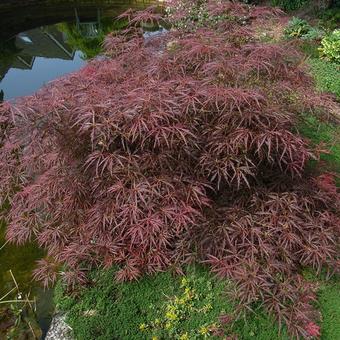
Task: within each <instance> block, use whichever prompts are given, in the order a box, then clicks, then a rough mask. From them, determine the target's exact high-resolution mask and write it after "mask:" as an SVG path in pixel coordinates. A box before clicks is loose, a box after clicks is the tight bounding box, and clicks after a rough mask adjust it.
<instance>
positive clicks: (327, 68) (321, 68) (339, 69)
mask: <svg viewBox="0 0 340 340" xmlns="http://www.w3.org/2000/svg"><path fill="white" fill-rule="evenodd" d="M309 65H310V69H311V73H312V75H313V76H314V78H315V81H316V86H317V88H318V89H319V90H320V91H324V92H331V93H334V94H335V95H336V96H337V98H338V99H340V66H339V65H337V64H335V63H331V62H327V61H325V60H321V59H316V58H313V59H310V60H309Z"/></svg>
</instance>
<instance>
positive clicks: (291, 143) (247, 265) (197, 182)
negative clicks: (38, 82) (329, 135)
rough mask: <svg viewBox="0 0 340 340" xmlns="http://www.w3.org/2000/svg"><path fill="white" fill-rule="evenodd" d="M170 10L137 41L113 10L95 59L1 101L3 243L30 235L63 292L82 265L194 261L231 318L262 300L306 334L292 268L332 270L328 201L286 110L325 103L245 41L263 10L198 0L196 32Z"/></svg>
mask: <svg viewBox="0 0 340 340" xmlns="http://www.w3.org/2000/svg"><path fill="white" fill-rule="evenodd" d="M181 4H182V5H180V6H181V7H179V9H180V10H179V11H175V12H173V11H170V12H171V16H170V18H169V20H170V21H171V22H173V21H175V22H177V23H178V22H179V21H184V22H188V23H189V25H183V26H181V28H179V29H178V30H172V31H170V32H169V33H168V34H165V35H160V36H156V37H154V38H149V39H147V40H146V41H145V40H144V39H143V35H142V31H141V29H140V23H145V22H152V23H157V22H160V21H161V20H162V19H161V17H160V15H159V14H157V13H155V11H154V9H152V8H151V9H148V10H147V11H144V12H141V13H133V12H131V11H128V12H126V13H125V14H124V15H122V16H121V18H124V17H126V18H128V19H129V22H130V27H129V28H128V29H126V30H125V31H124V32H123V34H122V35H117V34H111V35H110V36H108V37H107V38H106V40H105V48H106V50H107V58H104V59H101V60H94V61H92V62H91V63H89V64H88V65H87V66H86V67H85V68H84V69H82V70H81V71H80V72H78V73H76V74H73V75H70V76H69V77H66V78H64V79H61V80H58V81H56V82H54V83H53V84H51V85H50V86H49V87H47V88H45V89H44V90H42V91H41V92H39V93H38V94H36V95H34V96H31V97H27V98H24V99H23V100H22V101H21V102H17V103H15V105H14V107H11V106H10V104H8V103H7V104H4V105H2V107H1V120H0V123H1V129H2V136H4V137H3V138H2V139H1V141H0V143H1V150H0V156H1V157H0V169H1V173H2V177H1V181H0V192H1V193H2V194H3V197H4V198H5V197H8V198H9V199H10V203H11V209H10V211H9V214H8V216H7V219H8V222H9V224H8V230H7V238H8V239H9V240H10V241H12V242H16V243H19V244H20V243H23V242H26V241H28V240H30V239H32V238H36V239H37V241H38V243H39V244H40V245H41V246H42V247H44V248H46V249H47V251H48V256H47V257H46V259H44V260H42V261H40V263H39V268H38V269H37V270H36V278H37V279H40V280H43V281H44V283H45V284H48V282H54V281H55V280H56V278H57V274H56V273H57V272H58V271H59V270H60V264H64V266H65V270H63V271H62V277H63V279H64V281H65V282H66V283H67V284H68V285H69V286H70V287H74V286H75V285H76V284H78V283H79V282H80V283H85V282H86V279H87V277H86V272H87V271H88V270H89V269H91V268H93V267H98V266H104V267H111V266H112V265H117V266H119V268H120V270H119V271H118V272H117V274H116V278H117V279H118V280H120V281H126V280H133V279H136V278H138V277H140V276H141V275H143V274H144V273H149V274H151V273H154V272H158V271H163V270H165V269H167V268H174V269H176V270H177V271H180V269H181V266H183V265H184V264H185V263H188V262H190V261H193V260H196V261H201V262H204V263H207V264H210V265H211V266H212V269H213V271H214V272H216V273H217V274H218V275H220V276H221V277H224V278H228V279H229V280H233V282H235V284H236V286H237V289H236V292H237V294H236V296H235V297H236V298H237V299H238V300H239V302H240V305H239V308H238V312H241V311H242V310H243V309H244V308H246V307H248V308H251V307H252V306H253V304H254V303H256V302H258V301H263V303H264V306H265V308H266V310H267V311H268V312H270V313H272V314H274V315H275V316H276V317H277V318H278V320H279V321H280V324H281V323H282V322H285V323H286V324H287V326H288V330H289V331H290V333H291V334H293V335H296V336H298V335H303V336H309V335H311V334H310V331H311V328H310V327H309V326H310V325H311V323H313V322H314V321H315V320H316V319H317V316H318V315H317V313H316V312H315V310H314V309H313V308H312V304H311V303H312V302H313V300H314V298H315V296H314V293H313V289H312V288H313V287H311V286H310V285H308V284H305V282H304V281H303V280H302V278H301V276H300V275H299V270H300V268H301V267H302V266H305V265H310V266H313V268H315V269H316V270H321V268H322V267H326V268H328V270H329V271H330V272H332V271H333V270H336V269H337V265H338V261H339V259H338V255H339V254H338V244H339V229H338V228H337V225H338V224H337V223H338V217H337V215H336V212H337V209H338V203H339V201H338V198H339V197H338V195H337V192H336V188H335V184H334V180H333V178H332V176H331V175H326V176H321V177H318V178H310V177H308V176H306V174H305V173H304V168H305V165H306V163H307V162H308V160H309V159H310V158H311V157H313V155H314V153H315V152H314V151H313V150H311V149H310V148H309V147H308V142H307V141H306V140H304V139H303V138H302V137H301V136H299V135H296V134H294V133H293V131H294V130H295V125H296V120H297V118H298V116H299V113H300V112H319V111H322V110H321V109H322V107H321V106H323V107H326V106H329V105H335V104H334V103H331V102H325V100H326V99H324V98H323V97H320V96H318V95H317V94H316V93H315V92H314V91H313V89H312V85H313V82H312V81H311V79H310V78H309V76H308V75H306V74H305V73H304V70H303V68H302V67H301V66H300V65H301V58H302V57H301V56H300V55H299V53H298V52H296V51H295V50H294V49H293V48H292V46H291V45H290V44H289V43H285V44H282V43H280V46H279V45H277V44H273V43H262V42H259V41H256V39H255V35H254V31H253V28H254V27H256V25H257V24H258V23H259V22H261V21H263V20H266V19H267V18H268V17H275V16H277V15H278V12H277V11H274V12H272V11H271V10H270V9H268V8H263V7H249V6H246V5H243V4H240V3H234V2H227V1H226V2H215V1H209V2H202V3H201V5H200V6H201V9H200V10H201V12H208V13H209V18H210V19H209V26H208V27H195V22H196V21H195V19H194V20H191V19H190V20H189V19H188V18H190V15H191V9H192V6H191V3H190V2H184V3H182V2H181ZM172 6H176V8H178V6H179V4H178V3H175V4H172ZM220 17H223V18H228V19H225V20H218V18H220ZM215 19H216V20H215ZM316 151H317V150H316ZM312 330H313V329H312Z"/></svg>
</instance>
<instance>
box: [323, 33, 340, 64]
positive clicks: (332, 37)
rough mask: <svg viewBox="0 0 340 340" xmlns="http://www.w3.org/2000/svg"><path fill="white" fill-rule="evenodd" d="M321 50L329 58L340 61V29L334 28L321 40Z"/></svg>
mask: <svg viewBox="0 0 340 340" xmlns="http://www.w3.org/2000/svg"><path fill="white" fill-rule="evenodd" d="M320 52H321V55H322V56H323V57H324V58H326V59H327V60H330V61H334V62H335V63H340V29H336V30H334V31H333V32H332V33H330V34H328V35H327V36H325V37H324V38H323V39H322V40H321V47H320Z"/></svg>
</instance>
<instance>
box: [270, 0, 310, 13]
mask: <svg viewBox="0 0 340 340" xmlns="http://www.w3.org/2000/svg"><path fill="white" fill-rule="evenodd" d="M308 2H309V0H271V3H272V5H273V6H279V7H281V8H282V9H283V10H285V11H294V10H296V9H299V8H300V7H302V6H304V5H306V4H307V3H308Z"/></svg>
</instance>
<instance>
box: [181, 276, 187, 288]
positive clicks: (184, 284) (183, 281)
mask: <svg viewBox="0 0 340 340" xmlns="http://www.w3.org/2000/svg"><path fill="white" fill-rule="evenodd" d="M187 284H188V280H187V279H186V278H185V277H183V279H182V282H181V287H185V286H186V285H187Z"/></svg>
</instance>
